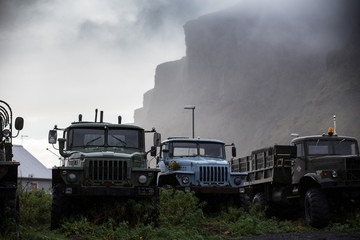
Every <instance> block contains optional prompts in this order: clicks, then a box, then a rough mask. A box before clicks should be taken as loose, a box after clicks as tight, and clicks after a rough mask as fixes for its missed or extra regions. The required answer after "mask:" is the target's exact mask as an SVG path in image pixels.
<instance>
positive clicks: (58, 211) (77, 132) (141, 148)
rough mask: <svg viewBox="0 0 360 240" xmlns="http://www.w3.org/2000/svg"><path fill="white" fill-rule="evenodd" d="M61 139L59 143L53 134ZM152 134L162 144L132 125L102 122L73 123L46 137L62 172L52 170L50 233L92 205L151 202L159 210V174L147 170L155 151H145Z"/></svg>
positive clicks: (152, 169) (56, 169) (101, 116)
mask: <svg viewBox="0 0 360 240" xmlns="http://www.w3.org/2000/svg"><path fill="white" fill-rule="evenodd" d="M58 130H62V131H63V137H62V138H59V139H57V131H58ZM146 132H153V133H154V142H155V143H158V144H159V143H160V140H159V139H160V138H161V136H160V134H159V133H157V132H156V131H155V129H152V130H151V131H145V130H144V129H143V128H141V127H139V126H135V125H128V124H122V123H121V116H119V118H118V122H117V123H107V122H104V121H103V111H101V112H100V121H97V110H96V113H95V121H94V122H90V121H82V115H81V114H80V115H79V120H78V121H77V122H73V123H72V124H71V125H70V126H68V127H67V128H65V129H60V128H58V127H57V126H56V125H55V127H54V129H53V130H50V131H49V143H50V144H55V143H56V141H58V143H59V147H58V150H59V153H60V155H61V156H62V158H63V160H62V164H61V166H55V167H54V168H53V169H52V191H53V192H52V207H51V228H52V229H55V228H58V227H59V225H60V224H61V221H62V220H63V219H64V218H65V217H69V216H71V215H72V214H73V213H74V212H76V209H75V210H74V206H76V207H77V208H81V207H82V206H90V207H91V205H89V204H92V203H93V202H96V201H98V202H100V203H103V202H105V201H107V200H108V201H110V202H111V201H117V200H124V199H134V200H141V199H146V200H150V201H151V203H152V204H154V205H155V207H157V204H158V202H159V191H158V188H157V186H156V179H157V174H158V170H157V169H154V168H150V167H148V164H147V154H148V153H149V152H151V155H153V156H155V155H156V147H155V146H153V147H151V150H150V151H148V152H146V151H145V133H146Z"/></svg>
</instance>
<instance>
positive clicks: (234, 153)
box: [231, 147, 236, 157]
mask: <svg viewBox="0 0 360 240" xmlns="http://www.w3.org/2000/svg"><path fill="white" fill-rule="evenodd" d="M231 155H232V157H236V147H232V148H231Z"/></svg>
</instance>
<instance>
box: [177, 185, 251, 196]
mask: <svg viewBox="0 0 360 240" xmlns="http://www.w3.org/2000/svg"><path fill="white" fill-rule="evenodd" d="M175 189H176V190H180V191H184V192H191V191H193V192H195V193H197V194H226V195H232V194H240V193H246V192H247V191H248V188H245V187H218V186H209V187H204V186H176V187H175Z"/></svg>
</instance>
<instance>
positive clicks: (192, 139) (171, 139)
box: [162, 137, 224, 144]
mask: <svg viewBox="0 0 360 240" xmlns="http://www.w3.org/2000/svg"><path fill="white" fill-rule="evenodd" d="M168 142H213V143H221V144H224V142H223V141H220V140H217V139H203V138H187V137H170V138H168V139H166V140H164V141H163V142H162V143H163V144H164V143H168Z"/></svg>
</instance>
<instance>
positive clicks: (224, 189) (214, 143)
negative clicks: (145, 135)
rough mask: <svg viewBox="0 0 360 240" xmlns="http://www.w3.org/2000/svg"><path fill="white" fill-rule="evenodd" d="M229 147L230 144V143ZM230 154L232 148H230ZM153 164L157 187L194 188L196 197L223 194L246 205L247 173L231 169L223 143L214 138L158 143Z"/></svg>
mask: <svg viewBox="0 0 360 240" xmlns="http://www.w3.org/2000/svg"><path fill="white" fill-rule="evenodd" d="M232 146H233V144H232ZM232 154H233V156H235V155H236V148H235V147H234V146H233V147H232ZM157 167H158V168H159V169H160V173H159V174H158V177H157V184H158V186H159V187H166V186H170V187H172V188H174V189H176V190H181V191H184V192H191V191H194V192H195V194H196V195H197V196H199V197H200V198H203V197H204V198H206V199H207V200H211V198H216V197H220V198H222V199H224V198H225V197H226V196H228V197H231V198H233V199H235V200H236V201H237V202H238V203H239V204H240V205H241V206H242V207H244V208H247V206H248V204H247V203H248V201H247V199H245V198H246V196H247V195H246V194H245V190H246V189H245V188H243V187H242V186H243V184H244V182H245V180H246V177H247V173H240V172H231V170H230V164H229V162H228V161H227V160H226V151H225V143H224V142H222V141H220V140H216V139H200V138H186V137H173V138H168V139H167V140H165V141H163V142H162V143H161V145H160V151H159V156H158V158H157Z"/></svg>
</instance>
